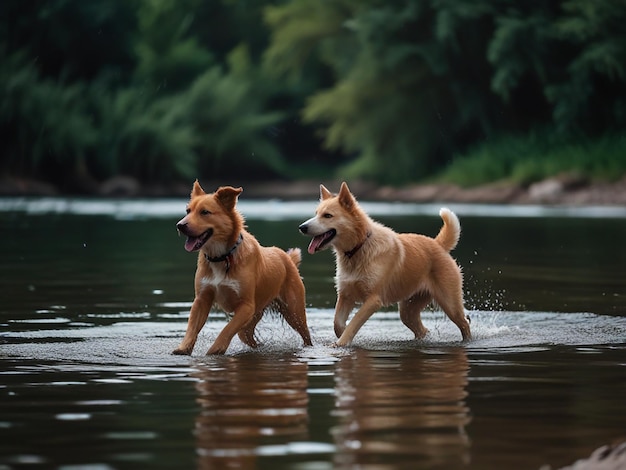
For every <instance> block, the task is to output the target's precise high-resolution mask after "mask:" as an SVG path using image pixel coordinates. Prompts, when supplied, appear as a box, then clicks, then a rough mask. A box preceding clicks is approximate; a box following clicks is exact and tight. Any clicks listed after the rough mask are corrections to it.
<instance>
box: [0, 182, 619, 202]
mask: <svg viewBox="0 0 626 470" xmlns="http://www.w3.org/2000/svg"><path fill="white" fill-rule="evenodd" d="M322 182H323V183H324V184H325V185H326V186H327V187H328V188H329V189H330V190H331V191H337V190H338V188H339V184H340V182H339V181H333V180H327V181H322ZM201 183H202V185H203V187H204V188H205V189H206V190H207V191H213V190H214V189H215V188H216V187H217V186H219V185H220V184H231V185H241V186H243V187H244V190H245V192H244V195H245V197H247V198H255V199H261V198H263V199H284V200H307V199H311V198H317V197H318V195H319V184H320V181H318V180H301V181H294V182H284V181H266V182H246V181H223V182H215V181H201ZM349 184H350V189H351V190H352V191H353V192H354V193H355V194H356V195H357V197H358V198H359V199H361V200H371V201H402V202H418V203H429V202H459V203H483V204H554V205H572V206H584V205H624V206H626V176H624V177H623V178H622V179H620V180H618V181H616V182H590V181H587V180H584V179H582V178H578V177H574V176H570V175H560V176H556V177H553V178H549V179H546V180H544V181H540V182H538V183H534V184H532V185H530V186H527V187H525V186H520V185H516V184H512V183H508V182H495V183H491V184H486V185H483V186H476V187H472V188H461V187H459V186H456V185H451V184H412V185H407V186H403V187H391V186H377V185H374V184H372V183H368V182H363V181H353V182H350V183H349ZM190 188H191V183H188V184H186V183H176V184H169V185H142V184H141V183H139V182H138V181H137V180H135V179H133V178H128V177H115V178H112V179H111V180H108V181H105V182H103V183H102V184H99V185H97V186H94V187H93V188H91V189H90V190H89V191H88V192H86V193H84V194H82V195H83V196H101V197H186V196H188V195H189V191H190ZM70 195H73V194H64V193H62V192H61V191H60V190H59V189H58V188H56V187H54V186H52V185H49V184H47V183H43V182H41V181H36V180H28V179H20V178H6V177H5V178H2V179H0V196H70Z"/></svg>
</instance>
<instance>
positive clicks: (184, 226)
mask: <svg viewBox="0 0 626 470" xmlns="http://www.w3.org/2000/svg"><path fill="white" fill-rule="evenodd" d="M176 230H178V231H179V232H181V233H185V231H186V230H187V223H186V222H183V221H182V220H181V221H180V222H178V223H177V224H176Z"/></svg>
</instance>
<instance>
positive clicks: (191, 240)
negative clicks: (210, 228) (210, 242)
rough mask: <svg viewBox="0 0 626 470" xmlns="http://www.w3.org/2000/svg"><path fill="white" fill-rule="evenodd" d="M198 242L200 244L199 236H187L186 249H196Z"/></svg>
mask: <svg viewBox="0 0 626 470" xmlns="http://www.w3.org/2000/svg"><path fill="white" fill-rule="evenodd" d="M197 244H198V237H187V241H186V242H185V250H187V251H189V252H191V251H196V250H197V248H196V245H197Z"/></svg>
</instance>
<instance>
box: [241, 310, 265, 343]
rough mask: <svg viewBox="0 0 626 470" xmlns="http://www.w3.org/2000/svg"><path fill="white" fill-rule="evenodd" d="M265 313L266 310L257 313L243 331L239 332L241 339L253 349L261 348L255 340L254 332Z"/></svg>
mask: <svg viewBox="0 0 626 470" xmlns="http://www.w3.org/2000/svg"><path fill="white" fill-rule="evenodd" d="M263 312H264V310H261V311H260V312H257V313H255V314H254V316H253V317H252V319H251V320H250V321H249V322H248V323H247V324H246V325H245V326H244V327H243V329H242V330H240V331H239V333H237V336H239V339H240V340H241V341H242V342H243V343H244V344H247V345H248V346H250V347H251V348H256V347H258V346H259V343H258V342H257V340H256V339H255V338H254V331H255V329H256V326H257V324H258V323H259V321H261V318H263Z"/></svg>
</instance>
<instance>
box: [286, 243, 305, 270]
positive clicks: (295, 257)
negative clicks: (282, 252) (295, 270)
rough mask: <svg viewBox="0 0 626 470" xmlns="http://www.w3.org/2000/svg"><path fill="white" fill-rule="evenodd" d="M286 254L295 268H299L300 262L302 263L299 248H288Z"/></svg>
mask: <svg viewBox="0 0 626 470" xmlns="http://www.w3.org/2000/svg"><path fill="white" fill-rule="evenodd" d="M287 254H288V255H289V257H290V258H291V261H293V264H295V265H296V267H298V266H300V261H302V252H301V251H300V248H289V249H288V250H287Z"/></svg>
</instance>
